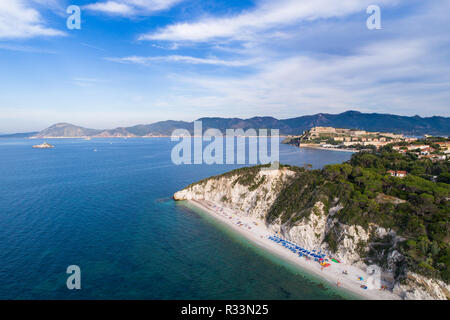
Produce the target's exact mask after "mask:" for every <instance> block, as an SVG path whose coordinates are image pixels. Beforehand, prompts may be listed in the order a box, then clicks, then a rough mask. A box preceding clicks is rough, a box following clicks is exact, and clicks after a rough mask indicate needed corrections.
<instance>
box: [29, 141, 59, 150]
mask: <svg viewBox="0 0 450 320" xmlns="http://www.w3.org/2000/svg"><path fill="white" fill-rule="evenodd" d="M54 147H55V146H52V145H51V144H49V143H47V142H44V143H42V144H37V145H34V146H33V148H35V149H52V148H54Z"/></svg>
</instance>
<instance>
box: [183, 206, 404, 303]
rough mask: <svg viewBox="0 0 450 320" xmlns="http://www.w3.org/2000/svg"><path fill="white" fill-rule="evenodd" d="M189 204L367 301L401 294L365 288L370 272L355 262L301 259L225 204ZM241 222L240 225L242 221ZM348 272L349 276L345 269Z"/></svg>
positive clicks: (388, 298)
mask: <svg viewBox="0 0 450 320" xmlns="http://www.w3.org/2000/svg"><path fill="white" fill-rule="evenodd" d="M186 201H187V203H189V204H191V205H192V206H194V207H196V208H197V209H200V210H201V211H202V212H205V213H207V214H209V215H210V216H212V217H214V218H215V219H217V220H219V221H220V222H222V223H223V224H225V225H226V226H227V227H228V228H230V229H232V230H234V231H236V232H238V233H239V234H240V235H242V236H243V237H245V238H246V239H248V240H250V241H251V242H252V243H254V244H256V245H258V246H259V247H261V248H262V249H264V250H266V251H268V252H270V253H272V254H274V255H275V256H277V257H279V258H281V259H283V260H285V261H287V262H289V263H291V264H293V265H295V266H296V267H298V268H300V269H301V270H303V271H305V272H307V273H309V274H311V275H313V276H315V277H316V278H319V279H321V280H324V281H326V282H328V283H329V284H330V285H333V286H336V287H337V283H338V282H339V283H340V285H339V288H337V289H340V290H343V291H347V292H349V293H351V294H352V295H354V296H356V297H359V298H361V299H365V300H398V299H400V297H399V296H397V295H395V294H393V293H391V292H389V291H381V290H377V289H366V290H364V289H362V288H360V286H361V285H362V284H365V281H359V280H358V277H360V276H362V277H363V279H367V274H366V272H364V271H363V270H360V269H358V268H356V267H354V266H351V265H345V264H342V263H341V264H337V263H334V262H332V265H331V266H330V267H328V268H324V269H323V270H322V269H321V267H320V265H319V264H318V263H317V262H313V261H306V260H305V259H303V258H299V257H298V256H297V255H296V254H294V253H292V252H290V251H289V250H287V249H285V248H284V247H282V246H280V245H279V244H277V243H275V242H273V241H271V240H269V239H268V238H267V237H268V236H269V235H273V232H272V231H271V230H269V229H268V228H266V227H265V225H264V223H263V222H262V221H260V220H256V219H253V218H250V217H244V216H238V215H236V214H235V213H233V212H232V211H231V210H230V209H227V208H225V207H222V206H221V205H219V204H217V203H213V202H210V201H206V200H201V201H199V200H186ZM239 221H240V222H241V224H240V225H238V224H237V223H238V222H239ZM344 270H346V271H348V275H344V274H343V273H342V272H343V271H344Z"/></svg>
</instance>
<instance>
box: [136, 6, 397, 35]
mask: <svg viewBox="0 0 450 320" xmlns="http://www.w3.org/2000/svg"><path fill="white" fill-rule="evenodd" d="M397 2H398V0H378V1H377V4H379V5H382V4H385V5H394V4H396V3H397ZM371 3H372V0H339V1H336V0H302V1H298V0H278V1H267V0H265V1H260V4H259V6H257V7H256V9H254V10H252V11H246V12H243V13H241V14H239V15H235V16H231V17H208V18H204V19H201V20H199V21H196V22H193V23H177V24H173V25H169V26H167V27H165V28H162V29H160V30H158V31H157V32H151V33H147V34H143V35H141V36H140V37H139V39H140V40H170V41H208V40H211V39H216V38H231V39H247V38H248V37H250V36H251V35H252V34H253V33H254V32H257V31H263V30H267V29H270V28H277V27H280V26H286V25H291V24H293V23H298V22H301V21H312V20H318V19H321V18H331V17H343V16H346V15H349V14H352V13H355V12H362V13H364V14H365V9H366V8H367V6H368V5H369V4H371Z"/></svg>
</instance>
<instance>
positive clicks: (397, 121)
mask: <svg viewBox="0 0 450 320" xmlns="http://www.w3.org/2000/svg"><path fill="white" fill-rule="evenodd" d="M198 120H201V121H202V126H203V130H207V129H208V128H216V129H219V130H221V131H222V132H223V133H225V130H226V129H244V130H246V129H249V128H254V129H279V130H280V134H282V135H296V134H301V133H303V131H305V130H307V129H310V128H312V127H314V126H332V127H337V128H349V129H350V128H351V129H363V130H368V131H385V132H394V133H403V134H407V135H424V134H431V135H444V136H448V135H450V118H448V117H429V118H422V117H419V116H414V117H406V116H398V115H391V114H378V113H361V112H357V111H347V112H343V113H340V114H325V113H319V114H316V115H311V116H302V117H297V118H292V119H284V120H279V119H276V118H273V117H253V118H249V119H240V118H200V119H198ZM175 129H186V130H188V131H189V132H190V133H191V134H192V133H193V129H194V123H193V122H185V121H173V120H167V121H160V122H156V123H153V124H141V125H136V126H132V127H121V128H115V129H108V130H96V129H86V128H83V127H79V126H75V125H72V124H68V123H59V124H55V125H53V126H51V127H49V128H47V129H45V130H43V131H41V132H39V133H38V134H36V135H35V136H34V137H36V138H51V137H87V136H90V137H96V136H98V137H144V136H170V135H171V134H172V131H173V130H175Z"/></svg>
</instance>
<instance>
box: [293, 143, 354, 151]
mask: <svg viewBox="0 0 450 320" xmlns="http://www.w3.org/2000/svg"><path fill="white" fill-rule="evenodd" d="M299 148H309V149H319V150H328V151H341V152H358V150H356V149H339V148H324V147H320V146H314V145H301V144H300V147H299Z"/></svg>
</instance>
